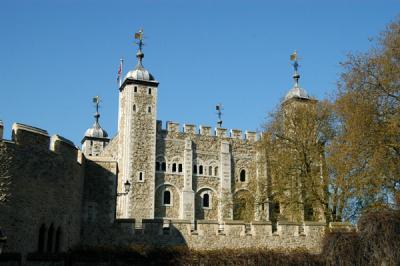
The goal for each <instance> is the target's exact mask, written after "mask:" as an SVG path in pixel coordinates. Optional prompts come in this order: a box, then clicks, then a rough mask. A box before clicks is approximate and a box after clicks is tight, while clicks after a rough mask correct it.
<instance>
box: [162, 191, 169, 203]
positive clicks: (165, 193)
mask: <svg viewBox="0 0 400 266" xmlns="http://www.w3.org/2000/svg"><path fill="white" fill-rule="evenodd" d="M163 204H164V205H171V192H170V191H168V190H165V191H164V195H163Z"/></svg>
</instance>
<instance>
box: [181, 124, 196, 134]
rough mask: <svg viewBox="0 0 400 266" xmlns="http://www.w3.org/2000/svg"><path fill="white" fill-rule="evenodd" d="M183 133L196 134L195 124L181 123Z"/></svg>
mask: <svg viewBox="0 0 400 266" xmlns="http://www.w3.org/2000/svg"><path fill="white" fill-rule="evenodd" d="M183 133H186V134H196V126H195V125H189V124H184V125H183Z"/></svg>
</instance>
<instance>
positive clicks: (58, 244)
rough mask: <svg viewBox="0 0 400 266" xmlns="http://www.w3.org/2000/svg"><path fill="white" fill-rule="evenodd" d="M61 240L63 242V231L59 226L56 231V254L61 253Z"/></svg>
mask: <svg viewBox="0 0 400 266" xmlns="http://www.w3.org/2000/svg"><path fill="white" fill-rule="evenodd" d="M61 240H62V231H61V227H60V226H59V227H58V228H57V231H56V243H55V249H54V251H55V252H60V251H61Z"/></svg>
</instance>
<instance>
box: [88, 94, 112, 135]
mask: <svg viewBox="0 0 400 266" xmlns="http://www.w3.org/2000/svg"><path fill="white" fill-rule="evenodd" d="M93 102H94V103H95V105H96V113H95V114H94V119H95V121H94V124H93V126H92V127H91V128H88V129H87V130H86V132H85V137H92V138H107V137H108V134H107V132H106V131H105V130H104V129H102V128H101V126H100V123H99V118H100V113H99V104H100V97H99V96H96V97H94V98H93Z"/></svg>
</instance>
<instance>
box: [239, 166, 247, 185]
mask: <svg viewBox="0 0 400 266" xmlns="http://www.w3.org/2000/svg"><path fill="white" fill-rule="evenodd" d="M245 181H246V170H244V169H243V170H242V171H240V182H245Z"/></svg>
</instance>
